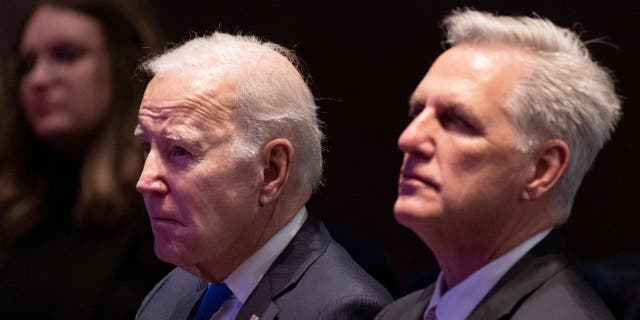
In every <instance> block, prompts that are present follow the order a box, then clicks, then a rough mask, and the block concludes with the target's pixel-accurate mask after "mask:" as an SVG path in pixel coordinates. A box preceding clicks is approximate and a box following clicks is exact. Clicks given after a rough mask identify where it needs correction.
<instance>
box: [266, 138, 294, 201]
mask: <svg viewBox="0 0 640 320" xmlns="http://www.w3.org/2000/svg"><path fill="white" fill-rule="evenodd" d="M260 156H261V163H262V166H263V167H262V168H263V177H264V181H263V182H262V188H261V190H260V204H261V205H266V204H268V203H270V202H272V201H274V200H275V199H278V197H280V194H281V193H282V190H283V189H284V186H285V185H286V184H287V181H288V180H289V174H290V172H291V160H292V157H293V145H292V144H291V142H290V141H289V140H287V139H275V140H271V141H269V142H267V143H266V144H265V145H264V146H263V147H262V149H261V151H260Z"/></svg>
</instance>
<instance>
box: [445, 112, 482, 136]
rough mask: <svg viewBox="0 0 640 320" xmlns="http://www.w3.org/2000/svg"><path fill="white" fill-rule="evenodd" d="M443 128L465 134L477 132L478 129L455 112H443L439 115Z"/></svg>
mask: <svg viewBox="0 0 640 320" xmlns="http://www.w3.org/2000/svg"><path fill="white" fill-rule="evenodd" d="M438 119H439V121H440V123H441V125H442V127H443V128H445V129H447V130H453V131H456V132H460V133H464V134H475V133H477V130H476V129H475V128H474V127H473V126H472V125H471V124H470V123H469V122H467V121H466V120H464V119H463V118H462V117H460V116H459V115H457V114H455V113H453V112H443V113H442V114H441V115H439V116H438Z"/></svg>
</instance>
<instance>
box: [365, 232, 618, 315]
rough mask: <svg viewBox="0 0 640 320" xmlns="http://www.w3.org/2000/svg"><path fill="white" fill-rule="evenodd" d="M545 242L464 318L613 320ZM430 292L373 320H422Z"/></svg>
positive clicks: (412, 297) (403, 301)
mask: <svg viewBox="0 0 640 320" xmlns="http://www.w3.org/2000/svg"><path fill="white" fill-rule="evenodd" d="M548 238H549V237H547V239H545V240H543V241H542V242H540V243H539V244H538V245H537V246H535V247H534V248H533V249H532V250H531V251H530V252H528V253H527V254H526V255H525V256H524V257H523V258H522V259H520V260H519V261H518V262H517V263H516V264H515V265H514V266H513V267H512V268H511V269H510V270H509V271H508V272H507V273H506V274H505V275H504V276H503V277H502V278H501V279H500V281H498V283H497V284H496V285H495V286H494V287H493V289H491V290H490V291H489V293H488V294H487V295H486V296H485V297H484V299H483V300H482V301H481V302H480V303H479V304H478V306H476V308H475V309H474V310H473V311H472V312H471V314H470V315H469V317H468V318H467V319H472V320H481V319H482V320H490V319H518V320H524V319H545V320H549V319H558V320H560V319H571V320H575V319H603V320H605V319H613V315H612V314H611V313H610V312H609V310H608V309H607V307H606V306H605V305H604V303H603V302H602V300H601V299H600V297H598V295H597V294H596V293H595V292H594V291H593V290H592V289H591V288H590V287H589V285H587V283H586V282H585V281H584V280H583V279H582V278H580V276H578V275H577V274H576V273H575V272H574V271H573V270H572V269H571V268H570V267H569V265H568V263H567V260H566V258H565V257H564V256H563V255H561V254H558V253H555V252H553V249H552V248H550V246H551V242H552V241H550V240H549V239H548ZM434 289H435V285H434V284H431V285H430V286H429V287H427V288H426V289H423V290H419V291H416V292H414V293H411V294H409V295H407V296H404V297H402V298H400V299H399V300H397V301H395V302H393V303H392V304H390V305H389V306H387V307H386V308H385V309H384V310H382V312H380V314H378V316H377V317H376V319H379V320H384V319H408V320H409V319H422V314H423V312H424V310H425V309H426V308H427V306H428V305H429V301H430V300H431V295H432V294H433V290H434ZM444 320H446V319H444Z"/></svg>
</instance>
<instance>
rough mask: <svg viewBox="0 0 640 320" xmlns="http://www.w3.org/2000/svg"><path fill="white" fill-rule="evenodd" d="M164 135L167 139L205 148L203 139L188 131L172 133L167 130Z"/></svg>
mask: <svg viewBox="0 0 640 320" xmlns="http://www.w3.org/2000/svg"><path fill="white" fill-rule="evenodd" d="M163 137H164V138H165V139H167V140H170V141H173V142H180V143H185V144H188V145H190V146H192V147H195V148H197V149H203V148H204V145H203V144H202V141H200V139H198V138H197V137H196V136H194V135H192V134H190V133H188V132H177V133H170V132H165V133H164V134H163Z"/></svg>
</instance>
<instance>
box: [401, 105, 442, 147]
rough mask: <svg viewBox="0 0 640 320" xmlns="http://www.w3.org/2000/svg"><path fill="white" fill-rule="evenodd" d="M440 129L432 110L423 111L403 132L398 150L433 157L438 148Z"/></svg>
mask: <svg viewBox="0 0 640 320" xmlns="http://www.w3.org/2000/svg"><path fill="white" fill-rule="evenodd" d="M438 130H440V127H439V125H438V121H437V119H436V117H435V115H434V114H433V112H432V111H431V110H423V111H422V112H421V113H420V114H418V116H416V117H415V118H414V119H413V120H412V121H411V122H410V123H409V125H407V127H406V128H405V129H404V131H402V134H400V137H399V138H398V148H399V149H400V150H401V151H402V152H404V153H417V154H420V155H422V156H424V157H432V156H433V153H434V152H435V147H436V137H437V134H438Z"/></svg>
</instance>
